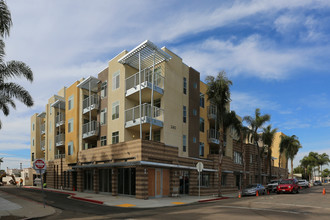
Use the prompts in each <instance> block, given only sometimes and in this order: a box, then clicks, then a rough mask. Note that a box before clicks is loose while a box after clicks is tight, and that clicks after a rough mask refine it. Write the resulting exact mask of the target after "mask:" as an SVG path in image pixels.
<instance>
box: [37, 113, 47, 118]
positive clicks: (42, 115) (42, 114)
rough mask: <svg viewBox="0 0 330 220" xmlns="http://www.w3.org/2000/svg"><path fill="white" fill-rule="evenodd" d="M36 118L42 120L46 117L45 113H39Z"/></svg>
mask: <svg viewBox="0 0 330 220" xmlns="http://www.w3.org/2000/svg"><path fill="white" fill-rule="evenodd" d="M37 116H38V117H40V118H44V117H45V116H46V112H41V113H39V114H38V115H37Z"/></svg>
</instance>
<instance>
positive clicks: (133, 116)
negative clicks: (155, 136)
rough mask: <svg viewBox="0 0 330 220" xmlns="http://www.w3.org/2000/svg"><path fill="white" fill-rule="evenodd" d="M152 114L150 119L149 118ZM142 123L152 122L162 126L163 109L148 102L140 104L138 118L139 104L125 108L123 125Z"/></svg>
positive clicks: (129, 125)
mask: <svg viewBox="0 0 330 220" xmlns="http://www.w3.org/2000/svg"><path fill="white" fill-rule="evenodd" d="M151 116H152V120H151ZM140 121H141V122H142V123H152V124H154V125H157V126H159V127H163V121H164V110H163V109H161V108H158V107H155V106H153V108H151V105H150V104H148V103H144V104H142V106H141V118H140V106H139V105H138V106H135V107H133V108H130V109H127V110H126V111H125V126H126V127H131V126H135V125H137V124H140Z"/></svg>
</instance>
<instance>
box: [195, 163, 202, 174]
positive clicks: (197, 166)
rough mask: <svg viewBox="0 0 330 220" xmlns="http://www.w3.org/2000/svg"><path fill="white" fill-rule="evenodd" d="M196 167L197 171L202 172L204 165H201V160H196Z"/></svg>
mask: <svg viewBox="0 0 330 220" xmlns="http://www.w3.org/2000/svg"><path fill="white" fill-rule="evenodd" d="M196 168H197V171H198V172H199V173H200V172H202V171H203V169H204V165H203V163H202V162H198V163H197V164H196Z"/></svg>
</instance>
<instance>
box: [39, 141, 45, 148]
mask: <svg viewBox="0 0 330 220" xmlns="http://www.w3.org/2000/svg"><path fill="white" fill-rule="evenodd" d="M45 144H46V142H45V141H40V149H41V150H45Z"/></svg>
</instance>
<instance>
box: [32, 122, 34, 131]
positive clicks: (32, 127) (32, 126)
mask: <svg viewBox="0 0 330 220" xmlns="http://www.w3.org/2000/svg"><path fill="white" fill-rule="evenodd" d="M32 131H34V123H32Z"/></svg>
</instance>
